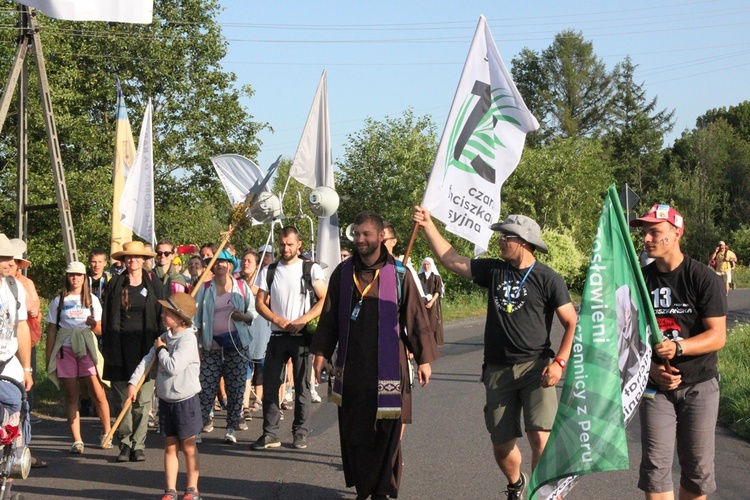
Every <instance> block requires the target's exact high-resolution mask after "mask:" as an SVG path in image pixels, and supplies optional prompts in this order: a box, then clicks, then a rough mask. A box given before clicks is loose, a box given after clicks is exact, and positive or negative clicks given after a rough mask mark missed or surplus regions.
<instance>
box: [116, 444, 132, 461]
mask: <svg viewBox="0 0 750 500" xmlns="http://www.w3.org/2000/svg"><path fill="white" fill-rule="evenodd" d="M129 460H130V446H128V445H126V444H124V445H121V446H120V454H119V455H117V461H118V462H127V461H129Z"/></svg>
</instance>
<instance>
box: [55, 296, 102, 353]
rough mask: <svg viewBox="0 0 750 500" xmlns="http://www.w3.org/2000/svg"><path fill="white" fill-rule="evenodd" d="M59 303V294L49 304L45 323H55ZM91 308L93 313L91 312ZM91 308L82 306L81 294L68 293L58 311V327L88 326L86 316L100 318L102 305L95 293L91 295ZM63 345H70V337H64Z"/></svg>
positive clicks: (98, 319) (99, 319)
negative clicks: (60, 309)
mask: <svg viewBox="0 0 750 500" xmlns="http://www.w3.org/2000/svg"><path fill="white" fill-rule="evenodd" d="M59 305H60V296H59V295H57V296H56V297H55V298H54V299H52V302H50V304H49V312H47V323H50V324H53V325H54V324H56V323H57V308H58V307H59ZM91 309H93V310H94V313H93V314H91ZM91 309H89V308H85V309H84V307H83V304H82V303H81V296H80V295H79V294H75V295H74V294H70V295H67V296H66V297H65V300H64V301H63V310H62V312H61V313H60V328H88V326H86V318H88V317H89V316H93V317H94V319H95V320H97V321H101V320H102V305H101V303H100V302H99V299H97V298H96V295H91ZM63 345H64V346H65V345H66V346H70V345H71V342H70V337H68V338H67V339H65V342H63Z"/></svg>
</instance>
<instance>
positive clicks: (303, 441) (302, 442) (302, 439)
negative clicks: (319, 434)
mask: <svg viewBox="0 0 750 500" xmlns="http://www.w3.org/2000/svg"><path fill="white" fill-rule="evenodd" d="M292 446H294V447H295V448H297V449H298V450H304V449H305V448H307V436H305V435H304V434H295V435H294V441H293V442H292Z"/></svg>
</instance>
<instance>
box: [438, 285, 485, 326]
mask: <svg viewBox="0 0 750 500" xmlns="http://www.w3.org/2000/svg"><path fill="white" fill-rule="evenodd" d="M442 306H443V321H444V322H445V321H453V320H456V319H463V318H471V317H474V316H484V315H485V314H486V312H487V293H486V292H484V291H481V292H479V291H477V292H471V293H469V294H468V295H461V296H450V295H449V296H448V299H447V300H445V301H443V303H442Z"/></svg>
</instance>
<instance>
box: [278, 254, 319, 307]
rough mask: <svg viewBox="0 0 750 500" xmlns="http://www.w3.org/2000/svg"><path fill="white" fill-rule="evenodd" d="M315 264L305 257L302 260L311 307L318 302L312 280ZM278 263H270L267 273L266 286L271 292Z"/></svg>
mask: <svg viewBox="0 0 750 500" xmlns="http://www.w3.org/2000/svg"><path fill="white" fill-rule="evenodd" d="M313 264H315V263H314V262H313V261H311V260H307V259H303V260H302V281H303V282H304V283H305V292H306V293H308V292H309V296H310V309H312V308H313V307H315V304H317V303H318V294H316V293H315V288H313V282H312V266H313ZM277 265H278V262H274V263H272V264H269V265H268V274H266V287H267V288H268V291H269V294H270V291H271V284H272V283H273V278H274V276H275V275H276V266H277Z"/></svg>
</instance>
